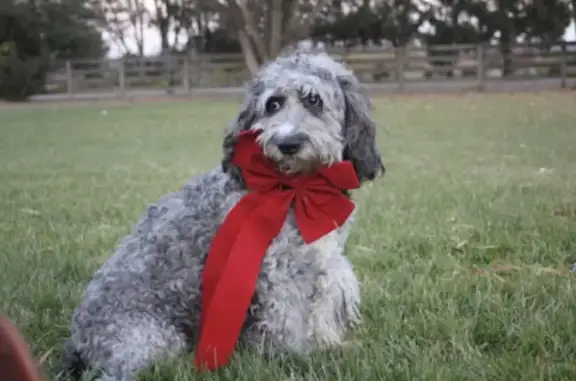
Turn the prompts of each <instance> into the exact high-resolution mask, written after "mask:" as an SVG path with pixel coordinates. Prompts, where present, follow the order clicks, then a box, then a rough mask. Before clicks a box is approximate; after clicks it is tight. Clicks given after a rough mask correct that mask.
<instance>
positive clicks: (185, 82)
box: [182, 54, 190, 93]
mask: <svg viewBox="0 0 576 381" xmlns="http://www.w3.org/2000/svg"><path fill="white" fill-rule="evenodd" d="M182 86H183V87H184V91H185V92H186V93H188V92H189V91H190V55H189V54H186V55H185V56H184V62H183V63H182Z"/></svg>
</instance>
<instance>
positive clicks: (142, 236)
mask: <svg viewBox="0 0 576 381" xmlns="http://www.w3.org/2000/svg"><path fill="white" fill-rule="evenodd" d="M246 129H258V130H260V131H261V132H262V133H261V134H260V141H259V142H260V144H261V145H262V146H263V149H264V152H265V154H266V155H268V156H269V157H271V158H272V159H273V160H275V162H276V163H277V164H278V166H279V168H281V169H282V170H284V171H286V172H290V173H304V172H309V171H312V170H314V168H316V167H317V166H319V165H322V164H330V163H333V162H336V161H340V160H342V159H349V160H351V161H352V163H353V164H354V167H355V169H356V171H357V173H358V176H359V178H360V180H361V182H364V181H367V180H372V179H374V178H375V177H376V176H377V175H378V174H379V173H383V171H384V167H383V165H382V161H381V158H380V154H379V152H378V150H377V148H376V142H375V133H376V128H375V124H374V122H373V120H372V119H371V117H370V104H369V101H368V99H367V98H366V97H365V96H364V95H363V94H362V93H361V91H360V85H359V83H358V81H357V80H356V79H355V77H354V76H353V74H352V73H351V72H350V71H349V70H347V69H346V68H345V67H344V66H343V65H341V64H339V63H337V62H335V61H334V60H332V59H331V58H330V57H329V56H328V55H326V54H324V53H304V52H299V51H296V52H291V53H287V54H285V55H283V56H280V57H279V58H277V59H276V60H275V61H273V62H270V63H268V64H267V65H266V66H264V67H263V68H262V69H261V71H260V72H259V73H258V75H256V76H255V77H254V78H253V80H252V82H251V84H250V86H249V87H248V91H247V95H246V99H245V102H244V105H243V108H242V111H241V112H240V113H239V114H238V116H237V117H236V119H235V120H234V122H233V123H232V124H231V125H230V126H229V127H228V129H227V131H226V133H225V137H224V139H223V151H224V158H223V161H222V165H221V166H220V167H218V168H216V169H213V170H212V171H210V172H208V173H205V174H202V175H199V176H196V177H193V178H192V179H190V180H189V181H188V183H187V184H185V185H184V186H183V187H182V188H181V189H180V190H178V191H176V192H174V193H170V194H168V195H166V196H164V197H163V198H161V199H160V200H159V201H158V202H156V203H155V204H154V205H151V206H150V207H149V208H148V211H147V212H146V213H145V214H144V215H143V216H142V217H141V218H140V220H139V221H138V222H137V224H136V226H135V227H134V229H133V230H132V232H131V233H130V234H128V235H127V236H126V237H124V238H123V239H122V240H121V241H120V242H119V244H118V246H117V247H116V250H115V252H114V253H113V254H112V256H111V257H110V258H109V259H108V260H107V261H106V262H105V263H104V265H103V266H102V267H101V268H100V269H99V270H97V271H96V273H95V274H94V276H93V278H92V280H91V281H90V283H89V284H88V286H87V288H86V290H85V292H84V295H83V298H82V300H81V302H80V304H79V306H78V307H77V308H76V310H75V311H74V313H73V316H72V327H71V335H70V338H69V339H68V341H67V343H66V345H65V358H64V361H63V363H62V372H63V373H65V374H69V375H74V374H77V373H78V367H79V361H81V362H82V363H83V364H84V365H85V366H86V367H87V368H89V369H91V370H93V371H96V373H97V375H98V376H97V377H98V380H99V381H129V380H132V379H133V377H134V376H135V374H136V373H137V372H138V371H140V370H142V369H144V368H146V367H148V366H149V365H151V364H152V362H155V361H157V360H161V359H166V358H168V357H171V356H175V355H177V354H179V353H181V351H183V350H186V349H191V348H193V345H194V343H195V341H196V339H197V333H198V319H199V311H200V297H201V294H200V281H201V273H202V269H203V266H204V261H205V258H206V255H207V253H208V250H209V247H210V244H211V241H212V238H213V236H214V234H215V232H216V230H217V229H218V228H219V226H220V224H221V223H222V221H223V220H224V218H225V217H226V215H227V213H228V212H229V211H230V210H231V209H232V207H234V205H235V204H236V203H237V202H238V201H239V200H240V198H241V197H242V196H243V195H244V194H245V193H246V189H245V186H244V182H243V180H242V176H241V174H240V171H239V170H238V169H237V168H235V167H234V166H233V165H232V164H231V163H230V158H231V156H232V154H233V150H234V142H235V137H236V136H237V134H238V133H239V132H240V131H242V130H246ZM294 141H296V142H297V145H296V152H290V153H288V154H287V153H285V152H283V150H282V149H281V147H284V148H285V146H286V142H294ZM283 144H284V146H283ZM292 148H294V147H292ZM353 218H354V217H353V216H351V217H350V218H349V220H348V221H347V222H346V224H345V225H344V226H342V227H341V228H339V229H337V230H335V231H333V232H332V233H330V234H328V235H326V236H325V237H323V238H321V239H319V240H318V241H316V242H313V243H311V244H308V245H307V244H305V243H304V242H303V240H302V238H301V236H300V233H299V232H298V230H297V227H296V225H295V221H294V217H293V215H292V213H289V216H288V218H287V220H286V222H285V224H284V226H283V227H282V229H281V231H280V233H279V235H278V236H277V237H276V238H275V239H274V241H273V242H272V244H271V245H270V247H269V248H268V251H267V253H266V256H265V259H264V261H263V263H262V267H261V272H260V275H259V278H258V282H257V287H256V292H255V295H254V298H253V304H252V306H251V308H250V310H249V313H248V316H247V319H246V324H245V327H244V330H243V333H242V335H241V342H242V343H245V344H248V345H250V346H252V347H254V348H256V349H258V350H260V351H262V353H268V354H274V353H278V352H283V351H287V352H289V353H293V354H297V355H307V354H309V353H310V352H311V351H313V350H315V349H319V348H325V347H330V346H338V345H340V344H341V343H342V341H343V337H344V334H345V332H346V331H347V329H348V328H349V327H352V326H355V325H357V324H358V323H360V321H361V319H360V314H359V305H360V289H359V284H358V281H357V279H356V276H355V274H354V272H353V268H352V265H351V263H350V262H349V261H348V259H347V258H346V257H345V256H344V255H343V251H344V246H345V244H346V240H347V238H348V234H349V231H350V226H351V223H352V221H353Z"/></svg>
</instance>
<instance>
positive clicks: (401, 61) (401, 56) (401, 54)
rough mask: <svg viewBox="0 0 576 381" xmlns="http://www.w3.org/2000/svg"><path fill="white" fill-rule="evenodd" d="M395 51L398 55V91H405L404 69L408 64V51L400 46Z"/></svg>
mask: <svg viewBox="0 0 576 381" xmlns="http://www.w3.org/2000/svg"><path fill="white" fill-rule="evenodd" d="M394 50H395V53H396V80H397V81H398V90H399V91H404V89H405V85H406V84H405V78H404V69H405V64H406V50H405V48H404V46H398V47H396V48H395V49H394Z"/></svg>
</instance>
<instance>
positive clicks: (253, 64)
mask: <svg viewBox="0 0 576 381" xmlns="http://www.w3.org/2000/svg"><path fill="white" fill-rule="evenodd" d="M238 41H240V46H241V47H242V55H243V56H244V62H245V63H246V67H247V68H248V70H249V71H250V74H252V75H254V74H256V72H257V71H258V69H259V68H260V62H259V60H258V57H256V53H255V51H254V47H253V45H252V41H251V39H250V36H248V33H246V31H245V30H244V29H238Z"/></svg>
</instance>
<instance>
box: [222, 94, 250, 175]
mask: <svg viewBox="0 0 576 381" xmlns="http://www.w3.org/2000/svg"><path fill="white" fill-rule="evenodd" d="M257 99H258V98H257V96H256V95H255V94H254V93H253V92H250V93H249V94H248V96H247V97H246V99H245V100H244V104H243V105H242V107H241V111H240V112H239V113H238V115H237V116H236V118H234V120H233V121H232V123H230V124H229V126H228V128H227V129H226V132H225V135H224V140H223V143H222V148H223V154H224V155H223V158H222V170H223V171H224V172H227V173H228V174H230V176H232V177H233V178H234V179H236V180H238V181H239V182H240V183H243V182H244V180H243V179H242V173H241V171H240V169H238V168H237V167H236V166H235V165H232V163H231V160H232V157H233V156H234V149H235V146H236V141H237V139H238V134H239V133H240V132H242V131H246V130H248V129H249V128H250V127H251V126H252V124H253V123H254V121H255V120H256V102H257Z"/></svg>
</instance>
